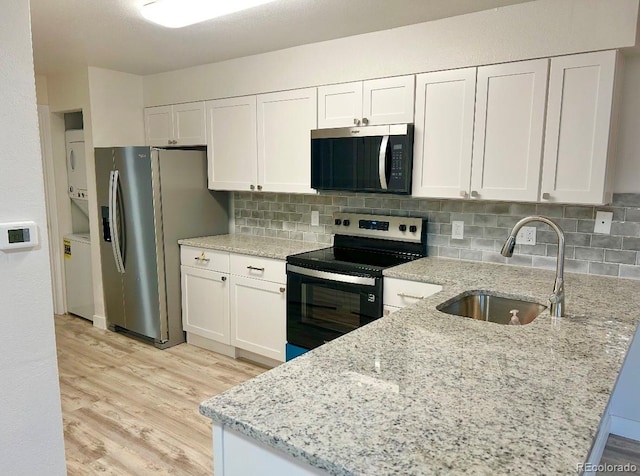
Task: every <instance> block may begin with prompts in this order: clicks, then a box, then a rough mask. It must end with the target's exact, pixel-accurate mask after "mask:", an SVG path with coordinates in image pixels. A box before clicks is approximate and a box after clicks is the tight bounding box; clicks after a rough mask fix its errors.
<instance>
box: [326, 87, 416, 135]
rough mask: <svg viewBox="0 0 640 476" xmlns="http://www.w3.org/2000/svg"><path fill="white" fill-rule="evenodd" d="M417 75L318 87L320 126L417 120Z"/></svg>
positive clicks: (378, 123) (399, 122)
mask: <svg viewBox="0 0 640 476" xmlns="http://www.w3.org/2000/svg"><path fill="white" fill-rule="evenodd" d="M414 86H415V77H414V76H413V75H410V76H398V77H393V78H382V79H373V80H369V81H356V82H353V83H343V84H332V85H328V86H321V87H319V88H318V127H319V128H322V129H324V128H331V127H349V126H354V125H355V126H361V125H362V126H366V125H380V124H402V123H412V122H413V98H414Z"/></svg>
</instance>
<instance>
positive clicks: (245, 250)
mask: <svg viewBox="0 0 640 476" xmlns="http://www.w3.org/2000/svg"><path fill="white" fill-rule="evenodd" d="M178 244H180V245H185V246H194V247H197V248H207V249H210V250H219V251H229V252H231V253H240V254H244V255H253V256H262V257H264V258H273V259H281V260H284V259H287V256H289V255H295V254H298V253H304V252H305V251H313V250H317V249H320V248H327V247H329V246H331V245H329V244H324V243H314V242H308V241H298V240H287V239H284V238H270V237H266V236H254V235H242V234H231V235H215V236H202V237H199V238H186V239H184V240H178Z"/></svg>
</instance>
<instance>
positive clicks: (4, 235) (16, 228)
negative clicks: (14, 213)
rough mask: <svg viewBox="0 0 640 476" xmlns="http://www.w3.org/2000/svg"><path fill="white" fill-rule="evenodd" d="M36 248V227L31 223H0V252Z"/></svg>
mask: <svg viewBox="0 0 640 476" xmlns="http://www.w3.org/2000/svg"><path fill="white" fill-rule="evenodd" d="M35 246H38V226H37V225H36V224H35V223H34V222H32V221H20V222H14V223H0V250H2V251H9V250H15V249H19V248H34V247H35Z"/></svg>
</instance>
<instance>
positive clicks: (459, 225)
mask: <svg viewBox="0 0 640 476" xmlns="http://www.w3.org/2000/svg"><path fill="white" fill-rule="evenodd" d="M451 239H453V240H462V239H464V222H463V221H455V220H454V221H452V222H451Z"/></svg>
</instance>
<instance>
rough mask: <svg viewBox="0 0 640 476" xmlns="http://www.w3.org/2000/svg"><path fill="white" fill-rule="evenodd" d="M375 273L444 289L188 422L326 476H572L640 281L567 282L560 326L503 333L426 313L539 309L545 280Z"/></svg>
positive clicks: (517, 274) (453, 270)
mask: <svg viewBox="0 0 640 476" xmlns="http://www.w3.org/2000/svg"><path fill="white" fill-rule="evenodd" d="M385 274H386V275H388V276H393V277H398V278H403V279H413V280H418V281H425V282H431V283H436V284H441V285H442V286H443V290H442V291H441V292H439V293H438V294H436V295H433V296H431V297H428V298H425V299H423V300H422V301H420V302H418V303H416V304H414V305H412V306H410V307H408V308H405V309H403V310H401V311H398V312H396V313H394V314H392V315H391V316H388V317H384V318H381V319H378V320H377V321H375V322H373V323H371V324H369V325H367V326H364V327H362V328H360V329H357V330H356V331H353V332H351V333H349V334H347V335H345V336H342V337H340V338H339V339H336V340H334V341H332V342H330V343H328V344H326V345H324V346H322V347H319V348H317V349H315V350H313V351H311V352H309V353H307V354H305V355H303V356H301V357H299V358H297V359H295V360H293V361H291V362H288V363H286V364H283V365H281V366H279V367H277V368H275V369H273V370H271V371H269V372H266V373H264V374H262V375H260V376H258V377H256V378H254V379H252V380H250V381H248V382H245V383H244V384H241V385H239V386H237V387H234V388H232V389H231V390H229V391H227V392H225V393H223V394H221V395H218V396H216V397H214V398H212V399H209V400H207V401H206V402H203V403H202V404H201V406H200V412H201V413H202V414H203V415H206V416H208V417H210V418H212V419H213V420H215V421H218V422H221V423H223V424H225V425H228V427H229V428H231V429H234V430H236V431H238V432H241V433H243V434H246V435H248V436H250V437H251V438H254V439H255V440H257V441H259V442H262V443H264V444H266V445H268V446H270V447H272V448H276V449H278V450H281V451H284V452H286V453H288V454H290V455H292V456H294V457H296V458H298V459H300V460H301V461H304V462H306V463H308V464H310V465H312V466H314V467H317V468H321V469H323V470H326V471H327V472H329V473H330V474H340V475H344V474H367V475H368V474H392V473H394V474H438V473H447V472H453V473H462V472H471V473H479V474H549V473H561V474H567V473H575V472H576V471H577V470H576V465H577V464H578V463H580V462H584V461H585V460H586V458H587V455H588V453H589V450H590V448H591V444H592V440H593V437H594V435H595V433H596V431H597V429H598V424H599V422H600V418H601V416H602V414H603V412H604V410H605V407H606V404H607V401H608V399H609V396H610V394H611V391H612V389H613V386H614V383H615V380H616V377H617V375H618V373H619V370H620V367H621V365H622V361H623V358H624V355H625V353H626V351H627V348H628V346H629V343H630V340H631V337H632V336H633V333H634V331H635V328H636V324H637V319H638V317H637V316H638V313H637V309H638V308H639V306H640V293H638V286H639V283H638V281H633V280H625V279H617V278H607V277H598V276H590V275H578V274H567V275H566V284H565V289H566V313H567V317H564V318H559V319H554V318H552V317H551V316H550V315H549V312H548V311H544V312H543V314H541V315H540V316H539V317H538V318H537V319H536V320H535V321H534V322H533V323H531V324H529V325H525V326H503V325H498V324H493V323H488V322H482V321H475V320H473V319H468V318H464V317H457V316H451V315H447V314H444V313H441V312H439V311H437V310H436V306H437V305H438V304H440V303H442V302H444V301H446V300H448V299H450V298H452V297H454V296H456V295H457V294H459V293H461V292H464V291H467V290H472V289H476V290H477V289H480V290H488V291H496V292H499V293H501V294H505V295H514V296H518V297H524V298H526V299H530V300H535V301H538V302H540V303H546V302H547V297H548V295H549V294H550V291H551V288H552V285H553V280H554V276H555V273H554V272H552V271H548V270H539V269H532V268H519V267H514V266H506V265H498V264H488V263H476V262H465V261H456V260H447V259H442V258H424V259H421V260H417V261H414V262H412V263H408V264H405V265H402V266H398V267H396V268H392V269H389V270H387V271H386V272H385Z"/></svg>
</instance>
